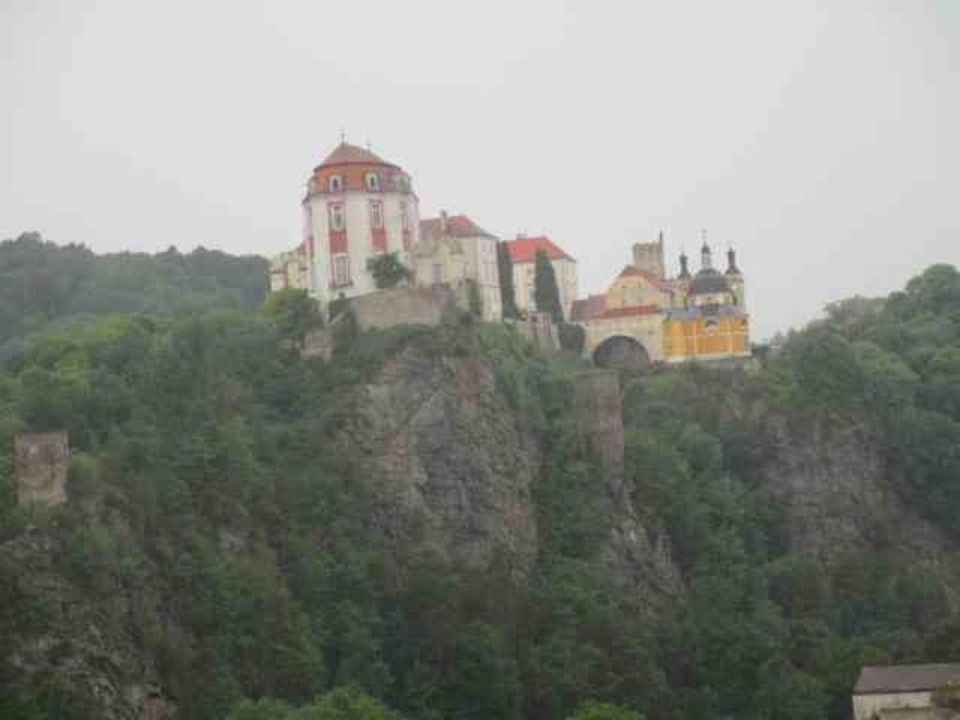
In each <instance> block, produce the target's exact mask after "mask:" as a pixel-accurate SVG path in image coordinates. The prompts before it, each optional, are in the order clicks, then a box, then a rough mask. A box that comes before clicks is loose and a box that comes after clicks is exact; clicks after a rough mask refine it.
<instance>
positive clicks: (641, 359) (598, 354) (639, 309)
mask: <svg viewBox="0 0 960 720" xmlns="http://www.w3.org/2000/svg"><path fill="white" fill-rule="evenodd" d="M632 260H633V262H632V263H631V264H629V265H627V266H626V267H624V268H623V270H621V271H620V274H619V275H617V277H616V278H615V279H614V281H613V282H612V283H611V284H610V286H609V287H608V288H607V292H606V293H604V294H602V295H590V296H589V297H587V298H586V299H583V300H577V301H576V302H575V303H574V304H573V308H572V311H571V322H574V323H577V324H579V325H581V326H582V327H583V328H584V329H585V330H586V341H585V347H584V352H585V354H589V355H590V357H591V358H592V359H593V361H594V363H595V364H597V365H600V366H602V367H620V366H630V367H636V366H638V365H644V364H647V363H650V362H681V361H685V360H701V361H710V360H731V359H738V358H744V357H749V355H750V341H749V316H748V315H747V311H746V304H745V298H744V289H745V288H744V279H743V274H742V273H741V272H740V269H739V268H738V267H737V257H736V253H735V252H734V250H733V249H730V250H728V251H727V267H726V269H725V270H724V271H723V272H721V271H720V270H718V269H717V268H715V267H714V262H713V253H712V250H711V248H710V246H709V245H708V244H707V242H706V238H704V240H703V245H702V247H701V248H700V268H699V270H697V272H696V273H695V274H691V272H690V268H689V260H688V258H687V256H686V254H685V253H681V254H680V272H679V273H678V274H677V275H676V276H675V277H672V278H671V277H667V274H666V267H665V263H664V254H663V233H660V237H659V239H658V240H657V241H656V242H652V243H637V244H635V245H634V246H633V258H632Z"/></svg>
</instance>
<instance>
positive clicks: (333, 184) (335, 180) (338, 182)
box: [327, 175, 343, 192]
mask: <svg viewBox="0 0 960 720" xmlns="http://www.w3.org/2000/svg"><path fill="white" fill-rule="evenodd" d="M327 190H329V191H330V192H342V191H343V177H342V176H340V175H331V176H330V177H329V178H328V179H327Z"/></svg>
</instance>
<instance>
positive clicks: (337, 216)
mask: <svg viewBox="0 0 960 720" xmlns="http://www.w3.org/2000/svg"><path fill="white" fill-rule="evenodd" d="M301 205H302V208H303V237H302V241H301V243H300V245H299V246H298V247H297V248H296V249H295V250H293V251H290V252H286V253H281V254H280V255H278V256H276V257H275V258H273V260H272V262H271V268H270V288H271V290H273V291H276V290H281V289H283V288H303V289H305V290H307V291H308V292H309V293H310V294H311V295H312V296H313V297H314V298H316V299H317V300H318V301H319V302H320V304H321V306H323V307H326V306H327V305H328V304H329V302H330V301H331V300H334V299H336V298H339V297H347V298H350V297H356V296H358V295H365V294H367V293H370V292H373V291H374V290H376V285H375V283H374V280H373V275H372V274H371V272H370V271H369V270H368V269H367V260H368V259H369V258H372V257H375V256H377V255H380V254H384V253H394V252H395V253H397V255H398V257H399V259H400V261H401V262H402V263H403V264H404V265H407V266H408V267H409V265H410V252H411V250H412V249H413V247H414V246H415V245H416V244H417V242H418V240H419V230H420V214H419V208H418V199H417V196H416V194H415V193H414V192H413V183H412V182H411V180H410V176H409V175H408V174H407V173H405V172H404V171H403V170H402V169H401V168H400V167H399V166H397V165H394V164H393V163H389V162H386V161H385V160H383V159H382V158H380V157H378V156H376V155H374V154H373V153H372V152H370V151H369V150H364V149H363V148H359V147H356V146H354V145H348V144H347V143H340V145H339V146H337V148H336V149H334V151H333V152H331V153H330V154H329V155H328V156H327V157H326V158H325V159H324V160H323V162H321V163H320V164H319V165H318V166H317V167H315V168H314V170H313V173H312V175H311V176H310V179H309V181H308V182H307V192H306V195H305V196H304V198H303V201H302V203H301Z"/></svg>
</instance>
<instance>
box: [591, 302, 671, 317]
mask: <svg viewBox="0 0 960 720" xmlns="http://www.w3.org/2000/svg"><path fill="white" fill-rule="evenodd" d="M658 312H660V306H659V305H628V306H627V307H618V308H610V309H609V310H605V311H604V312H603V314H602V315H600V317H601V318H618V317H630V316H632V315H656V314H657V313H658Z"/></svg>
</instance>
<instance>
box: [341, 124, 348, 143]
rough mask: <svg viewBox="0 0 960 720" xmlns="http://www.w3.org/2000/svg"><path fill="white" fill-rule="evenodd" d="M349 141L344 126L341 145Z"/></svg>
mask: <svg viewBox="0 0 960 720" xmlns="http://www.w3.org/2000/svg"><path fill="white" fill-rule="evenodd" d="M346 141H347V131H346V130H344V129H343V126H341V127H340V144H341V145H343V144H344V143H345V142H346Z"/></svg>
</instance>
